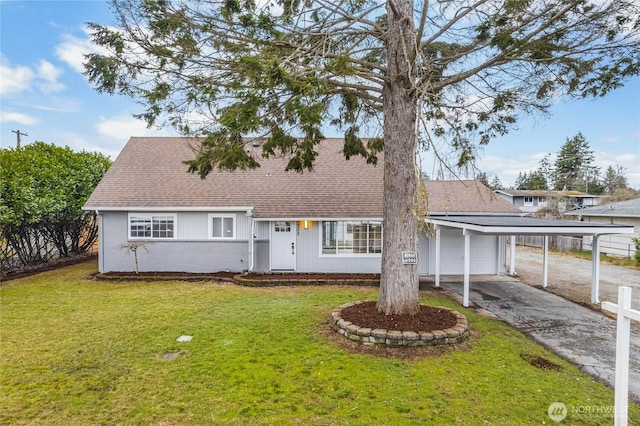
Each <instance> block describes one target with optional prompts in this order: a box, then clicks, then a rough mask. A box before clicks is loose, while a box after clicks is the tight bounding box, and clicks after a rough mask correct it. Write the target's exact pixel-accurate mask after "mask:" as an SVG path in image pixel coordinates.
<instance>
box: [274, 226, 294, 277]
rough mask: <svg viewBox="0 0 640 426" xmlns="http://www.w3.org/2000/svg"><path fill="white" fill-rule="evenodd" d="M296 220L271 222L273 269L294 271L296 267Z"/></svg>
mask: <svg viewBox="0 0 640 426" xmlns="http://www.w3.org/2000/svg"><path fill="white" fill-rule="evenodd" d="M295 225H296V223H295V222H290V221H278V222H271V250H270V253H271V269H272V270H277V271H293V270H295V267H296V245H295V244H296V239H295V235H296V234H295V232H296V230H295V227H296V226H295Z"/></svg>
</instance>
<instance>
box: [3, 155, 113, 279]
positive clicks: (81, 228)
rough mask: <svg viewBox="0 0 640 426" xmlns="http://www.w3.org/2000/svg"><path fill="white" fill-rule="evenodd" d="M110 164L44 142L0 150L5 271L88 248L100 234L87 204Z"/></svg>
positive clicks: (92, 156) (107, 159) (70, 254)
mask: <svg viewBox="0 0 640 426" xmlns="http://www.w3.org/2000/svg"><path fill="white" fill-rule="evenodd" d="M110 164H111V161H110V160H109V158H107V157H106V156H104V155H102V154H98V153H88V152H84V151H83V152H73V151H72V150H71V149H70V148H68V147H65V148H62V147H58V146H55V145H53V144H46V143H44V142H35V143H33V144H30V145H27V146H24V147H22V148H6V149H2V150H0V193H1V194H2V197H1V198H0V263H1V265H0V266H1V267H2V272H3V274H4V273H7V272H9V271H12V270H15V269H20V268H23V267H26V266H30V265H37V264H40V263H44V262H47V261H48V260H50V259H52V258H56V257H70V256H76V255H79V254H82V253H85V252H87V251H88V250H89V249H91V248H92V246H93V245H94V243H95V241H96V238H97V236H98V230H97V223H96V221H95V215H94V213H93V212H85V211H82V205H83V204H84V202H85V201H86V199H87V198H88V197H89V195H90V194H91V192H92V191H93V189H94V188H95V186H96V185H97V184H98V182H99V181H100V179H101V178H102V176H103V175H104V173H105V172H106V171H107V169H108V168H109V166H110Z"/></svg>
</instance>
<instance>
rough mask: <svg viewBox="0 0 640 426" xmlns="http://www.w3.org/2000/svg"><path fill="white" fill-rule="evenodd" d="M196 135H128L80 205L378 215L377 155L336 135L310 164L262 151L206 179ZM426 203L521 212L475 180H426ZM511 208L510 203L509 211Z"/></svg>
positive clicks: (267, 214) (270, 214) (269, 214)
mask: <svg viewBox="0 0 640 426" xmlns="http://www.w3.org/2000/svg"><path fill="white" fill-rule="evenodd" d="M197 143H198V141H197V140H196V139H190V138H182V137H152V138H150V137H132V138H131V139H130V140H129V142H128V143H127V145H126V146H125V147H124V149H123V150H122V152H121V153H120V155H119V156H118V158H117V159H116V161H114V163H113V165H112V166H111V168H110V169H109V171H108V172H107V173H106V175H105V176H104V178H103V179H102V181H101V182H100V184H99V185H98V186H97V187H96V189H95V191H94V192H93V194H92V195H91V197H89V199H88V200H87V202H86V204H85V208H86V209H90V210H93V209H101V208H109V209H115V208H122V210H135V209H136V208H154V207H156V208H176V211H178V210H180V207H186V208H195V207H200V208H211V211H215V208H216V207H218V208H219V207H254V210H253V216H254V217H256V218H380V217H382V201H383V200H382V192H383V186H382V183H383V182H382V181H383V164H382V161H383V156H382V155H380V160H379V163H378V165H377V166H371V165H367V164H366V162H365V160H364V159H363V158H361V157H352V158H351V159H350V160H345V158H344V155H343V154H342V153H341V150H342V144H343V141H342V139H327V140H325V141H324V142H323V143H321V144H320V145H319V146H318V147H317V148H316V150H317V151H318V152H319V155H318V157H317V159H316V162H315V165H314V170H313V171H311V172H304V173H302V174H300V173H295V172H285V171H284V169H285V167H286V164H287V161H288V159H286V158H270V159H264V158H262V157H261V155H260V154H261V148H254V147H252V146H250V145H247V149H249V150H252V151H253V152H254V153H255V154H254V157H255V158H256V160H257V161H258V162H259V163H260V165H261V167H259V168H257V169H254V170H237V171H235V172H221V171H218V170H214V171H212V172H211V173H210V174H209V176H207V177H206V178H205V179H200V177H199V176H198V175H197V174H190V173H187V166H186V165H184V164H183V163H182V162H183V161H185V160H189V159H192V158H193V157H194V152H193V151H192V149H191V147H190V146H191V145H193V144H197ZM426 184H427V191H428V192H429V195H430V203H429V206H430V210H431V211H432V212H434V213H436V212H439V213H445V212H449V213H454V212H519V210H518V209H516V208H515V207H513V206H512V205H511V204H510V203H509V202H507V201H506V200H504V199H502V198H501V197H498V196H495V195H494V194H493V193H492V192H491V191H490V190H489V189H488V188H486V187H484V186H482V185H481V184H478V183H477V182H476V181H427V182H426ZM514 209H515V210H514Z"/></svg>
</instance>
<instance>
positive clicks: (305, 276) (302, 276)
mask: <svg viewBox="0 0 640 426" xmlns="http://www.w3.org/2000/svg"><path fill="white" fill-rule="evenodd" d="M242 278H243V279H247V280H260V281H280V280H296V281H298V280H299V281H304V280H308V281H320V280H334V281H347V280H363V281H365V280H379V279H380V274H334V273H326V274H313V273H286V272H283V273H265V274H257V273H252V274H244V275H242Z"/></svg>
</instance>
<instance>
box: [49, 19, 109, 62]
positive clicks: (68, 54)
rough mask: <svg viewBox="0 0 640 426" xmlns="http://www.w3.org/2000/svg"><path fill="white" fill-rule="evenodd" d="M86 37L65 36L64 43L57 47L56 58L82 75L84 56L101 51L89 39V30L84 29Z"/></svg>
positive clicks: (63, 37)
mask: <svg viewBox="0 0 640 426" xmlns="http://www.w3.org/2000/svg"><path fill="white" fill-rule="evenodd" d="M82 31H83V32H84V34H85V36H84V37H78V36H75V35H72V34H64V35H63V36H62V43H60V44H58V45H57V46H56V49H55V51H56V56H57V57H58V59H60V60H61V61H63V62H66V63H67V64H68V65H69V66H70V67H71V68H73V69H74V70H75V71H77V72H79V73H80V74H82V73H84V61H85V57H84V55H87V54H89V53H94V52H99V51H101V49H100V48H99V47H98V46H96V45H94V44H92V43H91V40H90V39H89V29H88V28H86V27H85V28H83V29H82Z"/></svg>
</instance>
